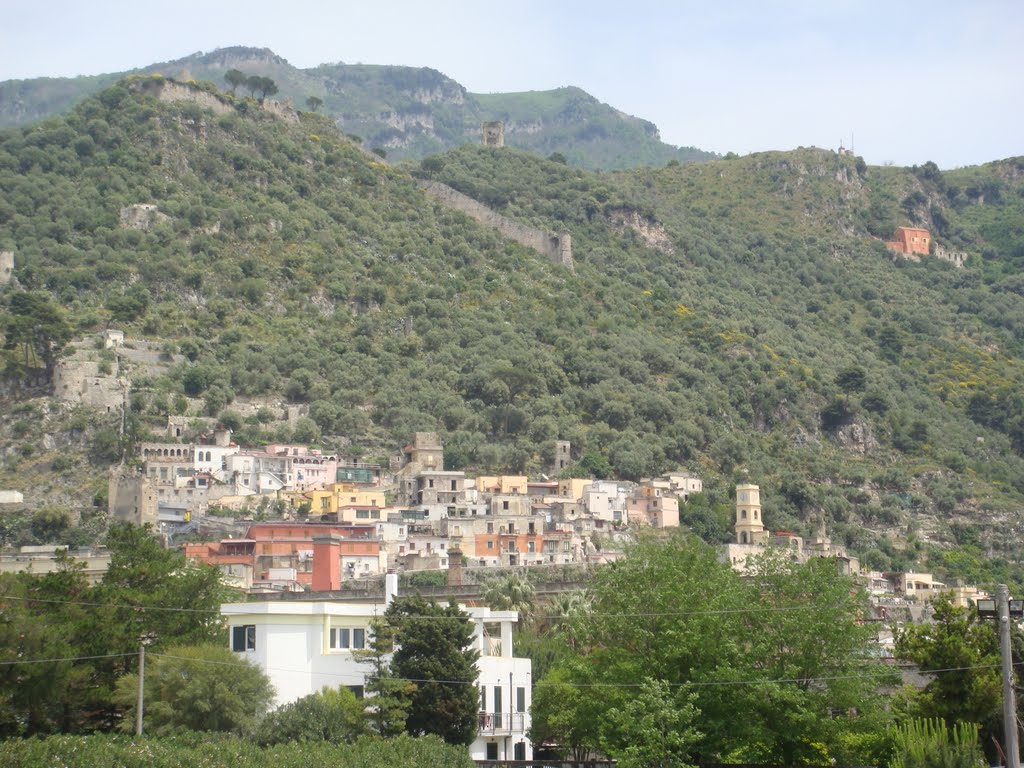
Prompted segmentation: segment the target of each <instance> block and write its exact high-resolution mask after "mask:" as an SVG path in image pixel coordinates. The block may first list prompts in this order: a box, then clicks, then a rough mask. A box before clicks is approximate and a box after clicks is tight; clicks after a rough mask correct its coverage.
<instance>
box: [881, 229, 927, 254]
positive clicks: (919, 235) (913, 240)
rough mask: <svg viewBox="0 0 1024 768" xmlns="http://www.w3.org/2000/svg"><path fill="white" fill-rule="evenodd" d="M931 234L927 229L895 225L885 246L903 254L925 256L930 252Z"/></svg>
mask: <svg viewBox="0 0 1024 768" xmlns="http://www.w3.org/2000/svg"><path fill="white" fill-rule="evenodd" d="M931 243H932V236H931V234H930V233H929V232H928V230H927V229H917V228H916V227H896V231H895V232H894V233H893V236H892V240H888V241H886V243H885V244H886V246H887V247H888V248H889V249H890V250H893V251H899V252H900V253H902V254H903V255H904V256H927V255H928V254H929V253H930V252H931Z"/></svg>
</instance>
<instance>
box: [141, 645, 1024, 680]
mask: <svg viewBox="0 0 1024 768" xmlns="http://www.w3.org/2000/svg"><path fill="white" fill-rule="evenodd" d="M149 655H150V656H156V657H158V658H164V659H178V660H180V661H189V662H194V663H197V664H215V665H220V666H237V663H236V662H231V661H217V660H215V659H193V658H189V657H187V656H174V655H170V654H165V653H152V652H150V654H149ZM1022 665H1024V662H1017V663H1016V664H1015V665H1014V666H1018V667H1019V666H1022ZM998 666H999V664H976V665H972V666H966V667H946V668H944V669H933V670H928V671H927V672H926V674H938V673H940V672H967V671H971V670H978V669H993V668H995V667H998ZM260 668H261V669H263V670H265V671H267V672H280V673H282V674H290V675H310V676H312V675H316V676H318V677H337V678H345V679H348V680H352V681H359V682H365V680H366V675H362V674H360V673H358V672H311V671H310V670H308V669H287V668H284V667H260ZM922 672H924V670H922ZM890 674H892V673H891V672H890V671H888V670H887V671H879V672H877V673H873V674H867V675H864V674H848V675H819V676H817V677H793V678H776V679H770V680H764V679H751V680H705V681H690V682H685V683H668V686H669V687H671V688H686V687H693V688H706V687H718V686H735V685H781V684H785V683H818V682H830V681H833V680H879V679H882V678H885V677H888V676H889V675H890ZM386 679H388V680H394V681H396V682H402V683H441V684H444V685H477V684H478V680H475V679H474V680H468V681H467V680H430V679H425V678H414V677H391V676H389V677H387V678H386ZM643 685H644V683H562V682H559V683H545V682H544V681H539V682H535V683H534V686H535V687H538V688H541V687H559V686H561V687H565V688H641V687H643Z"/></svg>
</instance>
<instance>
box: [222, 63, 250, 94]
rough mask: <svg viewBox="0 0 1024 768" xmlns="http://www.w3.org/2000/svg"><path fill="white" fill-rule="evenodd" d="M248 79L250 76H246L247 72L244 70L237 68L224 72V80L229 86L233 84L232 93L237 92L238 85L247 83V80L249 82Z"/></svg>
mask: <svg viewBox="0 0 1024 768" xmlns="http://www.w3.org/2000/svg"><path fill="white" fill-rule="evenodd" d="M248 79H249V78H248V77H247V76H246V74H245V73H244V72H240V71H239V70H237V69H229V70H228V71H227V72H225V73H224V81H225V82H226V83H227V84H228V85H229V86H231V92H232V93H234V92H235V90H236V89H237V88H238V86H240V85H246V84H247V82H248Z"/></svg>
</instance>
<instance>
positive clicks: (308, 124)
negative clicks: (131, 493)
mask: <svg viewBox="0 0 1024 768" xmlns="http://www.w3.org/2000/svg"><path fill="white" fill-rule="evenodd" d="M161 82H162V80H161V79H159V78H155V79H154V78H142V79H135V80H128V81H123V82H120V83H118V84H117V85H115V86H113V87H112V88H109V89H107V90H105V91H102V92H101V93H99V94H98V95H97V96H95V97H90V98H88V99H86V100H85V101H84V102H83V103H82V104H80V105H79V106H77V107H76V108H75V109H73V110H72V111H71V112H70V113H69V114H68V115H67V116H66V117H62V118H55V119H52V120H49V121H47V122H45V123H42V124H39V125H36V126H32V127H29V128H23V129H9V130H7V131H4V132H3V133H0V186H2V188H3V189H4V190H5V194H4V196H3V198H2V199H0V248H6V249H10V250H13V251H14V252H15V254H16V260H17V266H16V270H15V276H16V278H17V280H18V283H19V285H20V287H21V288H23V289H25V290H28V291H37V292H42V293H43V294H45V295H47V296H50V297H53V298H54V299H56V300H57V301H59V303H60V304H61V305H62V306H63V307H64V309H65V310H66V312H67V314H68V317H69V318H70V320H71V321H72V323H73V325H74V327H75V330H76V333H77V334H79V335H81V334H86V333H90V332H93V331H96V330H99V329H102V328H104V327H107V326H112V327H118V328H124V329H126V330H127V332H128V335H129V337H132V336H135V337H138V336H144V337H146V338H148V339H155V340H157V341H162V342H163V343H164V345H165V347H166V348H167V349H168V350H169V351H174V352H177V353H180V354H182V355H184V358H185V361H184V362H183V363H181V364H178V365H175V366H173V367H172V368H171V371H170V373H169V374H168V375H166V376H158V377H155V378H149V379H145V378H143V379H138V380H136V381H134V382H133V386H134V392H135V394H134V395H133V398H132V408H133V414H132V417H133V418H132V420H131V422H130V427H131V429H132V434H133V435H134V436H136V437H141V436H144V435H146V434H147V433H148V432H150V431H152V432H157V431H159V430H161V429H162V427H163V426H164V425H165V424H166V415H167V414H168V413H169V412H175V411H178V410H180V408H181V407H182V405H183V404H184V402H185V401H184V396H189V397H193V398H198V399H199V400H200V401H201V402H200V404H199V407H200V409H202V410H203V411H205V412H206V413H208V414H211V415H225V413H226V412H230V409H231V402H232V400H233V399H234V398H236V397H249V396H256V395H263V394H278V395H283V396H284V397H286V398H287V399H288V400H289V401H291V402H295V403H306V404H308V405H309V413H310V417H311V418H310V419H306V420H302V421H301V422H300V425H299V426H298V427H297V428H296V429H295V430H294V431H287V430H284V431H282V430H278V431H277V432H274V433H271V432H267V431H265V430H264V429H263V427H262V426H261V424H260V422H259V420H258V419H253V420H252V421H250V422H247V423H237V424H236V426H239V427H240V430H239V433H238V434H237V435H236V438H237V439H239V440H240V441H241V442H256V441H258V440H261V439H272V438H277V439H295V440H303V441H305V440H311V441H322V442H323V444H324V445H326V446H328V447H334V448H340V449H341V450H343V451H344V452H345V453H346V454H347V455H353V456H361V455H362V456H368V457H380V456H383V455H385V454H386V453H387V452H389V451H392V450H393V449H394V446H395V445H400V444H402V443H401V441H402V440H405V439H407V438H408V435H409V433H411V432H413V431H416V430H439V431H440V432H442V435H443V438H444V440H445V444H446V452H447V463H448V465H449V467H450V468H456V469H457V468H463V467H468V468H472V469H479V470H481V471H483V470H486V471H501V470H515V471H530V472H539V471H546V465H547V462H548V457H549V456H550V455H551V452H552V449H553V445H554V441H555V440H556V439H567V440H571V441H572V443H573V447H574V452H575V454H576V456H577V457H578V458H580V460H581V465H580V466H579V467H577V468H576V471H579V472H592V471H595V468H596V471H598V472H600V473H602V474H603V473H605V472H608V471H610V472H613V473H614V474H615V475H616V476H620V477H623V478H630V479H636V478H640V477H643V476H650V475H652V474H654V473H658V472H661V471H663V470H666V469H672V468H676V467H679V466H687V467H690V468H691V469H693V470H696V471H698V472H699V473H700V474H701V475H702V476H703V477H704V478H705V482H706V488H707V492H706V494H704V495H703V496H702V497H699V498H698V499H696V500H695V501H694V502H693V503H691V504H690V505H687V506H686V507H685V508H684V509H683V510H682V517H683V519H684V521H686V522H687V523H689V524H691V525H693V526H694V528H695V529H696V530H699V531H701V532H702V533H703V535H705V537H706V538H708V539H711V540H720V539H721V538H722V537H725V536H727V535H728V527H727V526H728V525H729V515H730V511H729V509H730V507H729V504H730V501H729V489H730V488H731V486H732V485H733V484H734V483H735V482H736V481H737V480H738V479H740V478H744V477H748V478H749V479H750V480H751V481H754V482H758V483H760V484H761V486H762V488H763V489H764V491H765V492H764V494H763V495H764V498H765V500H766V506H765V520H766V524H767V525H768V526H769V527H770V528H772V529H788V530H796V531H799V532H805V533H806V532H811V531H813V530H815V529H816V527H817V525H818V523H819V522H821V521H824V522H826V523H827V525H828V528H829V531H830V533H831V534H832V535H833V537H834V538H836V539H838V540H841V541H844V542H845V543H846V544H848V545H849V546H851V547H853V548H854V550H855V551H857V552H859V553H860V554H861V555H862V556H863V557H864V560H865V564H866V565H867V566H869V567H875V568H886V569H889V568H908V567H924V566H925V565H927V566H929V567H931V568H933V569H937V570H939V571H940V572H944V573H948V574H949V575H950V576H963V577H966V578H971V579H974V580H978V581H986V580H992V579H995V578H1000V579H1009V580H1014V579H1019V578H1020V573H1021V572H1020V570H1019V564H1018V563H1017V562H1016V555H1015V554H1014V553H1015V547H1014V546H1013V545H1014V542H1013V541H1008V540H1004V537H1003V536H1002V535H999V534H997V524H998V526H1007V525H1012V524H1015V522H1016V521H1017V519H1018V517H1019V510H1020V508H1021V501H1022V498H1024V481H1022V478H1024V472H1022V471H1021V470H1022V469H1024V466H1022V461H1021V457H1020V454H1021V451H1022V449H1024V440H1022V439H1021V435H1022V432H1021V429H1020V416H1019V414H1020V412H1021V411H1020V409H1018V410H1017V411H1016V413H1015V412H1014V411H1013V404H1014V403H1017V402H1020V399H1021V390H1020V383H1019V382H1020V381H1021V380H1022V377H1021V373H1022V371H1021V352H1022V347H1021V342H1022V339H1021V336H1022V333H1024V299H1022V298H1021V296H1020V295H1019V294H1017V293H1013V292H1011V291H1007V290H1005V289H1004V288H1002V287H1001V284H1000V283H999V282H993V280H996V278H995V277H993V275H994V274H995V272H996V271H997V270H995V267H994V265H995V264H997V263H999V264H1001V263H1002V261H1003V260H1004V258H1009V257H1004V256H1002V252H1003V251H1002V250H1001V249H1002V248H1003V247H1005V246H1002V245H999V246H997V245H993V243H998V242H1000V241H999V240H998V238H997V235H998V231H1001V230H999V227H1004V226H1008V225H1006V224H1002V223H1000V222H1001V219H1000V218H999V217H998V216H997V215H995V214H990V213H989V212H988V210H986V211H985V212H984V214H985V216H983V217H982V216H977V214H976V213H975V212H974V211H973V209H971V207H970V206H964V207H963V208H962V209H961V210H957V209H956V208H954V207H953V206H950V207H949V208H948V212H947V213H946V215H947V217H948V219H949V221H950V226H953V227H960V228H961V229H962V230H963V232H964V233H965V234H964V235H963V236H962V239H963V241H964V242H965V243H966V244H968V247H969V248H970V250H971V252H972V253H973V254H978V253H981V254H984V253H986V252H987V250H986V249H995V253H994V255H990V257H983V256H978V255H974V256H972V260H971V263H970V264H969V265H968V267H967V268H966V269H963V270H957V269H954V268H952V267H951V266H949V265H946V264H944V263H939V262H937V261H936V260H934V259H926V260H924V261H923V262H922V263H920V264H915V263H909V262H902V261H894V260H893V259H892V257H891V255H890V254H889V253H888V252H887V251H886V250H885V249H884V247H883V246H882V245H881V243H880V242H878V241H877V240H873V239H872V238H871V237H870V235H871V228H870V227H869V226H868V223H869V222H871V221H875V220H878V221H881V220H883V219H885V220H888V219H892V220H894V221H898V222H899V223H913V222H912V217H911V216H910V214H908V213H907V212H906V211H904V210H903V209H902V208H901V204H900V201H899V199H896V201H895V203H894V204H893V206H892V207H891V209H890V208H885V209H883V207H881V206H880V204H879V202H878V200H879V199H881V198H880V193H878V192H877V191H876V190H875V187H874V185H875V184H883V183H884V184H886V185H888V186H890V187H892V188H893V189H896V188H897V187H898V186H899V185H900V184H904V185H910V186H913V185H916V184H920V183H921V182H920V180H919V179H918V176H916V175H915V174H914V173H913V171H912V170H898V169H875V168H866V167H865V166H864V165H863V162H862V161H859V160H858V159H857V158H853V157H849V156H838V155H836V154H835V153H832V152H828V151H824V150H813V149H812V150H799V151H796V152H791V153H765V154H758V155H752V156H749V157H745V158H737V159H730V160H721V161H716V162H712V163H707V164H701V165H690V166H684V165H676V166H673V167H667V168H663V169H660V170H637V171H627V172H620V173H592V172H587V171H584V170H581V169H578V168H572V167H568V166H566V165H564V164H561V163H558V162H552V161H548V160H545V159H543V158H542V157H539V156H537V155H534V154H530V153H527V152H523V151H518V150H516V149H514V148H505V149H502V150H495V149H487V148H482V147H477V146H466V147H462V148H459V149H457V150H454V151H451V152H449V153H446V154H445V155H443V156H441V157H440V158H437V159H436V160H434V161H432V162H431V163H429V164H426V166H427V167H426V168H421V169H419V170H416V173H417V175H421V176H430V177H433V178H436V179H438V180H441V181H444V182H446V183H449V184H451V185H452V186H454V187H456V188H458V189H460V190H461V191H463V192H465V193H466V194H469V195H470V196H472V197H475V198H476V199H478V200H481V201H484V202H486V203H487V204H489V205H491V206H492V207H494V208H495V209H496V210H498V211H500V212H501V213H503V214H505V215H507V216H509V217H511V218H514V219H517V220H520V221H523V222H525V223H529V224H533V225H535V226H538V227H541V228H543V229H546V230H550V231H557V230H561V229H567V230H568V231H569V232H571V234H572V237H573V255H574V258H575V262H576V269H575V273H572V272H570V271H568V270H567V269H565V268H564V267H561V266H556V265H552V264H550V263H548V262H547V261H546V260H545V259H544V258H543V257H541V256H540V255H538V254H536V253H534V252H533V251H531V250H528V249H526V248H523V247H521V246H519V245H517V244H514V243H510V242H506V241H503V240H502V239H500V238H499V236H498V235H497V234H496V233H495V232H494V231H493V230H491V229H489V228H486V227H482V226H480V225H478V224H476V223H474V222H472V221H470V220H469V219H467V218H466V217H465V216H463V215H462V214H460V213H456V212H452V211H450V210H447V209H445V208H442V207H440V206H439V205H438V204H436V203H434V202H433V201H432V199H431V198H429V197H427V196H426V195H425V194H424V193H423V192H422V191H421V190H420V189H419V188H418V186H417V183H416V179H415V178H414V177H413V176H411V175H409V174H408V173H406V172H405V171H403V170H402V169H400V168H394V167H390V166H388V165H386V164H383V163H380V162H375V161H374V160H373V159H372V158H371V157H369V156H367V155H366V154H364V153H363V152H361V151H359V149H358V148H357V147H356V146H354V145H353V144H352V143H351V142H350V141H349V140H348V139H347V138H345V137H344V136H343V135H342V134H340V133H339V132H338V131H337V130H336V129H335V128H334V126H333V123H332V121H331V120H330V119H329V118H328V117H326V116H324V115H321V114H313V113H303V114H302V115H301V122H300V123H299V124H297V125H294V124H291V123H288V122H286V121H283V120H280V119H278V118H276V117H273V116H272V115H270V114H268V113H266V112H264V111H263V110H261V109H259V108H258V105H257V104H256V103H255V102H253V101H251V100H249V99H244V98H242V97H241V95H240V94H239V95H238V96H236V97H235V98H234V99H232V98H231V97H230V96H228V95H223V96H221V98H223V99H224V101H225V103H228V104H231V105H233V107H232V111H231V112H230V113H229V114H224V115H215V114H213V113H212V112H211V111H209V110H208V109H204V108H202V107H199V106H198V105H195V104H189V103H165V102H162V101H159V100H158V99H157V98H155V95H154V93H155V92H156V90H157V89H156V88H155V86H157V85H159V84H160V83H161ZM998 167H1003V166H998ZM958 173H959V172H958ZM978 173H980V174H983V175H985V174H992V173H994V171H989V170H986V169H981V170H979V171H978ZM1003 184H1004V185H1005V187H1004V192H1003V195H1002V199H1003V200H1004V201H1012V202H1013V205H1018V204H1019V203H1017V200H1018V199H1019V190H1020V181H1019V180H1017V181H1014V182H1012V183H1011V182H1009V181H1004V182H1003ZM139 203H152V204H156V205H157V206H158V208H159V211H160V212H161V213H163V214H165V215H166V216H167V217H168V218H167V219H166V220H162V221H160V222H157V223H155V224H154V226H152V227H151V228H150V229H149V230H148V231H143V230H139V229H133V228H126V227H124V226H122V225H121V224H120V221H119V216H120V211H121V209H122V208H123V207H125V206H129V205H133V204H139ZM985 205H986V206H988V205H990V202H988V201H986V203H985ZM992 205H993V206H994V205H995V203H992ZM1001 205H1002V208H1001V210H1002V211H1003V212H1004V214H1005V216H1006V217H1007V218H1010V219H1012V218H1013V217H1014V216H1015V215H1016V211H1017V210H1018V209H1017V208H1014V207H1013V205H1011V204H1010V202H1004V203H1002V204H1001ZM886 217H888V219H887V218H886ZM988 218H991V219H992V222H989V221H988ZM659 227H660V229H659ZM637 229H640V230H642V231H643V234H641V233H638V231H637ZM659 232H661V233H662V234H663V235H664V236H665V237H666V238H667V239H666V240H661V241H659V240H658V238H657V235H658V233H659ZM990 232H991V233H992V234H989V233H990ZM645 238H646V239H645ZM989 238H991V240H990V239H989ZM649 242H655V243H659V244H660V246H661V248H660V249H659V248H657V247H652V246H651V245H649ZM979 262H981V263H979ZM989 262H992V264H993V267H992V269H987V268H986V267H985V266H984V265H987V264H989ZM1006 270H1007V271H1009V270H1010V267H1009V266H1007V267H1006ZM1000 279H1006V280H1008V279H1010V278H1009V277H1006V278H1000ZM16 293H17V289H15V288H8V289H6V296H5V298H4V304H5V306H7V307H8V312H10V311H11V310H12V309H13V308H14V305H12V304H11V301H12V298H13V296H14V295H16ZM989 305H995V306H998V307H999V312H998V313H997V316H993V315H992V314H991V313H989V312H987V311H984V308H985V307H986V306H989ZM8 346H11V344H10V336H9V337H8ZM20 352H21V349H20V347H17V345H14V348H12V349H10V350H8V352H7V353H6V355H7V362H6V364H7V366H8V371H9V376H18V375H21V374H20V373H19V371H20V370H21V369H20V368H19V367H18V365H17V364H16V362H15V358H17V359H18V360H20V359H21V355H20ZM989 406H991V407H989ZM228 415H230V414H228ZM227 417H228V416H225V418H227ZM238 421H239V422H240V420H238ZM29 453H30V454H31V451H30V452H29ZM116 455H117V453H116V450H115V451H114V456H115V457H116ZM4 461H5V464H4V467H5V469H4V471H3V472H2V473H0V487H2V486H4V485H6V486H7V487H20V486H19V485H18V484H19V483H20V482H22V480H20V479H19V478H21V477H24V474H25V472H26V469H27V467H29V466H31V465H32V462H33V461H34V457H32V456H31V455H29V456H27V457H26V456H24V455H22V454H18V455H17V456H12V455H11V454H8V455H7V457H6V458H5V460H4ZM931 542H937V543H941V544H944V545H949V544H959V545H961V546H960V547H959V548H958V549H956V550H955V551H947V550H945V549H943V548H939V547H935V546H933V545H932V543H931ZM986 554H994V556H993V557H991V558H988V557H986ZM1011 561H1012V562H1011ZM943 569H945V570H943Z"/></svg>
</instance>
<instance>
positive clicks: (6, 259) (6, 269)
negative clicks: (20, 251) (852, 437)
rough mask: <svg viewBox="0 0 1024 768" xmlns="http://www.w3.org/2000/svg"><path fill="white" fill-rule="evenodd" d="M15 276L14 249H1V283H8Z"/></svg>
mask: <svg viewBox="0 0 1024 768" xmlns="http://www.w3.org/2000/svg"><path fill="white" fill-rule="evenodd" d="M12 277H14V251H0V285H7V283H9V282H11V278H12Z"/></svg>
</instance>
